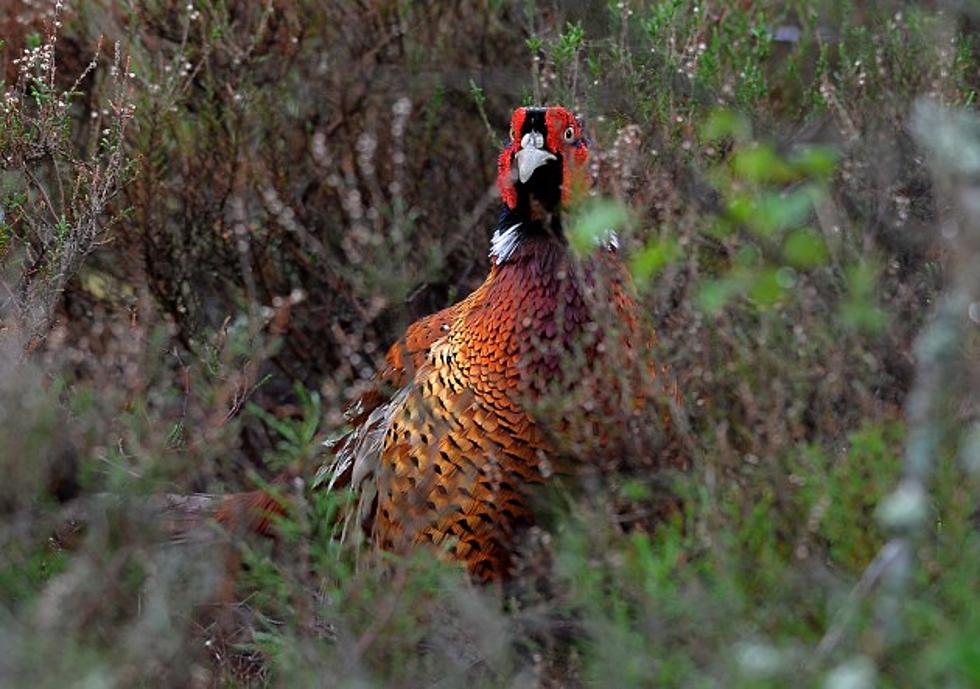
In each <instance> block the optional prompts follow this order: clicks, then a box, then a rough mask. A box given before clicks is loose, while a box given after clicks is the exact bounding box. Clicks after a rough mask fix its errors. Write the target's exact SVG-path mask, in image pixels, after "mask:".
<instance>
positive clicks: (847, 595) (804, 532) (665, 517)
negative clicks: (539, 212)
mask: <svg viewBox="0 0 980 689" xmlns="http://www.w3.org/2000/svg"><path fill="white" fill-rule="evenodd" d="M975 22H976V16H975V14H973V10H972V9H971V8H969V7H968V6H962V7H961V6H956V7H954V6H941V5H940V6H934V5H928V4H920V3H906V2H898V1H894V2H885V3H873V4H867V3H865V4H859V3H852V2H846V1H843V0H826V1H818V2H771V1H769V0H758V1H755V2H742V3H715V2H704V1H698V2H694V1H688V0H668V1H666V2H639V1H626V2H615V3H612V2H608V3H607V2H589V1H580V0H577V1H575V2H569V3H543V2H520V3H500V2H485V3H477V2H451V3H445V2H435V1H433V2H418V3H401V2H395V1H391V2H388V1H383V2H378V3H369V4H363V3H346V2H312V1H308V0H287V1H285V2H271V1H270V2H253V3H248V2H239V3H234V2H191V3H187V2H173V1H170V0H159V1H154V2H139V3H136V2H105V1H103V0H78V1H77V2H68V3H63V2H60V0H59V1H58V2H48V3H32V4H28V3H20V2H12V3H10V12H9V13H8V14H7V16H6V17H4V18H3V20H2V24H0V26H2V27H3V32H4V33H3V35H2V36H0V38H2V39H3V41H4V45H3V48H2V51H0V66H2V67H3V75H4V77H3V78H4V82H3V85H2V91H3V102H2V104H0V161H2V170H0V281H2V285H0V418H2V419H3V423H0V467H2V468H3V476H4V481H3V485H2V486H0V515H2V518H0V553H2V556H0V683H2V684H4V686H6V685H10V686H27V685H37V686H40V687H44V686H52V687H53V686H58V687H61V686H74V685H95V686H188V687H204V686H229V687H244V686H338V687H340V686H345V687H346V686H351V687H353V686H358V687H360V686H386V687H388V686H390V687H397V686H405V687H417V686H447V687H448V686H468V687H477V686H480V687H482V686H486V687H497V686H544V687H551V686H555V687H557V686H574V687H577V686H583V687H586V686H589V687H592V686H594V687H605V686H615V687H645V686H678V687H680V686H683V687H704V686H736V687H742V686H744V687H749V686H753V687H756V686H772V687H782V686H813V687H818V686H819V687H828V688H837V687H873V686H888V687H890V686H894V687H904V686H908V687H918V686H950V687H968V686H974V685H976V684H977V683H978V682H980V659H978V658H980V657H978V654H977V647H976V639H977V638H978V635H980V617H978V614H977V612H976V610H977V609H978V606H977V605H976V596H977V590H978V584H980V580H978V575H977V572H978V571H980V537H978V534H977V528H976V527H977V521H976V495H977V489H978V483H977V482H978V474H977V466H978V464H980V462H978V459H977V452H978V451H977V446H978V442H977V437H978V434H977V430H976V428H977V426H976V424H977V418H976V415H977V406H976V405H977V400H976V393H975V392H974V391H975V390H976V389H980V381H978V380H977V367H976V365H975V362H976V361H977V344H978V340H977V323H978V322H980V306H977V305H978V304H980V292H978V291H977V286H976V276H977V275H980V259H978V255H977V246H978V243H977V221H976V217H975V216H976V214H977V205H976V201H975V196H976V190H975V188H974V186H975V185H974V182H975V180H974V177H975V173H976V169H975V168H976V160H977V159H978V153H977V151H978V150H980V138H978V133H977V132H978V125H977V119H976V116H975V114H974V112H973V107H974V104H975V99H976V89H977V87H978V83H977V68H978V63H977V53H976V38H975ZM552 103H562V104H564V105H567V106H568V107H570V108H573V109H576V110H577V111H578V112H580V113H581V114H582V115H583V116H584V118H585V122H586V129H587V131H588V134H589V137H590V139H591V140H592V146H591V149H592V152H593V161H594V162H593V164H592V169H591V170H590V172H591V174H592V177H593V178H594V179H595V182H596V183H595V187H594V190H593V194H592V195H593V197H594V198H590V199H589V200H588V202H587V203H585V204H583V205H582V207H581V208H577V209H575V214H574V217H572V218H571V220H570V222H569V227H568V230H569V241H570V242H571V243H572V246H573V248H574V249H575V250H576V251H579V252H581V253H583V254H587V253H588V252H589V251H591V250H592V247H593V246H594V245H595V239H596V238H597V237H598V236H599V235H600V234H601V235H602V236H605V233H606V232H607V231H608V229H610V228H611V227H612V228H615V229H616V231H617V234H618V236H619V241H620V245H621V251H622V253H623V255H624V258H625V261H626V263H627V265H628V266H629V270H630V273H631V275H632V279H633V282H634V287H635V289H636V292H637V294H638V295H639V298H640V300H641V302H642V305H643V315H644V317H645V318H646V319H647V320H648V321H649V323H651V324H652V325H653V326H654V327H655V328H656V332H657V340H656V343H655V344H653V347H654V355H655V358H656V360H657V361H663V362H666V363H667V364H669V366H670V368H671V370H672V373H673V375H674V377H675V378H676V380H677V382H678V385H679V388H680V390H681V396H680V399H679V400H678V401H676V402H673V403H672V404H673V406H674V408H673V409H672V412H673V414H674V416H675V418H676V419H677V420H678V431H679V435H680V443H681V445H682V447H683V451H684V453H685V454H686V456H687V457H688V464H689V467H688V468H687V469H686V470H678V469H676V468H666V467H663V466H662V465H661V464H660V463H658V461H657V453H658V452H659V451H660V450H661V446H660V445H658V444H657V442H658V438H659V437H660V435H661V434H662V429H661V428H660V427H659V426H656V425H655V424H651V427H650V428H639V429H637V428H634V429H633V431H634V435H635V442H633V443H632V444H630V445H629V446H628V448H627V450H626V451H624V453H623V456H617V457H611V458H608V466H607V471H605V472H602V475H596V474H595V473H593V474H589V475H588V476H585V477H564V478H563V479H561V480H560V481H556V482H555V484H554V485H552V486H550V488H549V490H548V491H546V492H544V491H543V492H542V495H540V496H538V500H537V507H536V510H537V514H538V515H539V517H540V518H539V522H538V523H539V525H538V526H537V527H535V528H534V529H533V530H532V531H531V532H530V533H529V534H528V535H527V538H526V541H525V542H524V543H523V545H522V548H521V557H520V558H519V560H518V563H517V566H516V570H515V576H514V578H513V580H512V581H510V582H508V583H506V584H499V585H491V586H478V585H475V584H472V583H471V582H469V581H468V580H467V579H466V578H465V576H464V575H463V573H462V572H461V571H460V570H459V569H458V568H456V567H455V566H452V565H449V564H446V563H443V562H441V561H439V560H438V559H436V558H433V557H432V556H431V553H428V552H426V551H419V552H417V553H415V554H414V555H413V556H410V557H407V558H398V557H394V556H392V555H390V554H386V553H377V552H373V551H371V550H370V549H369V548H367V547H365V546H364V544H363V543H361V542H360V539H358V538H357V537H356V531H357V529H356V527H354V528H353V529H352V527H351V525H350V522H349V521H347V520H345V518H344V515H345V511H346V510H347V509H348V506H349V504H350V503H351V502H352V501H353V500H356V496H353V495H350V494H348V492H347V491H346V490H340V489H338V490H333V491H327V490H323V489H322V487H320V488H319V489H317V488H315V487H314V476H315V475H316V473H317V469H318V468H319V467H320V465H321V464H322V463H323V462H326V461H329V459H330V453H329V450H328V449H327V448H326V446H325V443H326V444H329V442H330V441H331V440H332V439H334V438H336V437H337V436H338V435H339V433H341V432H342V431H343V429H344V428H345V424H346V419H345V416H344V405H345V404H346V403H347V401H349V400H350V399H352V398H355V397H356V396H357V395H358V394H359V393H360V392H362V391H363V390H364V389H366V386H367V385H368V384H369V381H370V378H371V376H372V375H373V374H374V372H375V371H376V370H377V368H378V366H379V364H380V362H381V361H382V359H383V355H384V352H385V349H386V347H387V346H389V345H390V344H391V343H392V342H393V341H394V339H395V338H396V337H397V336H398V334H400V333H401V332H403V330H404V327H405V326H406V325H407V324H408V323H410V322H412V321H413V320H415V319H416V318H418V317H420V316H422V315H425V314H427V313H431V312H433V311H435V310H437V309H439V308H442V307H444V306H447V305H449V304H451V303H454V302H455V301H458V300H459V299H460V298H461V297H462V296H463V295H465V294H467V293H468V292H469V291H470V290H472V289H473V288H474V287H475V286H476V285H478V284H479V282H480V281H481V279H482V277H483V275H485V273H486V269H487V266H488V261H487V257H486V251H487V242H488V238H489V233H490V230H491V229H492V227H493V225H494V223H495V220H496V215H497V213H498V212H499V208H498V197H497V192H496V189H495V188H494V185H493V180H494V176H495V174H496V171H495V163H496V159H495V156H496V153H497V151H498V150H499V145H500V143H501V141H502V140H503V138H504V135H505V134H506V124H507V120H508V114H509V112H510V111H511V110H512V109H513V107H514V106H516V105H519V104H552ZM568 402H569V400H561V399H558V400H554V401H553V403H554V404H555V405H561V404H563V403H564V404H567V403H568ZM625 423H626V421H625V420H624V424H625ZM634 423H635V422H634ZM277 475H285V476H287V477H288V478H287V479H286V480H284V481H279V482H275V483H273V478H274V477H276V476H277ZM256 487H266V488H268V489H270V490H272V491H274V492H276V494H277V495H279V496H280V497H281V498H282V499H283V500H285V501H286V502H287V504H288V505H289V507H290V509H289V516H288V517H284V518H281V519H279V520H278V523H277V531H278V533H279V534H280V536H279V538H278V539H276V540H269V539H263V538H249V537H247V535H245V534H240V533H225V532H223V531H221V530H220V529H217V528H212V526H213V525H209V524H208V523H207V520H200V519H199V520H198V522H197V528H191V529H190V530H187V529H183V528H181V524H179V523H174V522H175V520H177V521H179V520H180V519H184V518H188V519H189V520H190V521H191V522H193V521H194V520H193V515H188V513H187V510H186V509H185V510H184V511H181V510H173V509H171V508H172V506H173V504H174V502H173V501H181V502H180V504H181V505H183V506H184V507H185V508H186V507H187V506H189V505H190V506H192V505H194V504H197V503H196V502H195V501H196V500H199V499H203V498H201V494H216V493H225V492H232V491H237V490H247V489H252V488H256ZM665 496H669V497H670V498H671V500H672V501H673V504H674V508H673V509H671V510H664V509H662V506H663V502H664V499H665ZM175 534H178V536H179V537H175ZM229 573H232V575H230V574H229ZM229 577H231V578H229Z"/></svg>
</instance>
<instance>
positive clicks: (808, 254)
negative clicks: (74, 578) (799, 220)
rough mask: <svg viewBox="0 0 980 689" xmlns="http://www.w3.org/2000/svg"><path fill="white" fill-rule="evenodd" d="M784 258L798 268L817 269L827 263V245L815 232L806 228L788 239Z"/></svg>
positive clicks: (785, 244) (792, 233) (784, 248)
mask: <svg viewBox="0 0 980 689" xmlns="http://www.w3.org/2000/svg"><path fill="white" fill-rule="evenodd" d="M783 258H785V259H786V262H787V263H789V264H790V265H792V266H795V267H796V268H800V269H805V268H817V267H819V266H822V265H825V264H826V263H827V258H828V253H827V245H826V244H824V241H823V237H821V236H820V235H819V234H818V233H817V232H816V231H815V230H813V229H812V228H810V227H804V228H802V229H799V230H795V231H794V232H791V233H790V234H789V236H788V237H786V242H785V243H784V244H783Z"/></svg>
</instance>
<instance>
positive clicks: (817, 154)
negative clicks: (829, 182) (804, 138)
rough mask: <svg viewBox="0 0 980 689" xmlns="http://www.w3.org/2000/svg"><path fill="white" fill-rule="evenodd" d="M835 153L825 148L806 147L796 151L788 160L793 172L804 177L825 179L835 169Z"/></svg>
mask: <svg viewBox="0 0 980 689" xmlns="http://www.w3.org/2000/svg"><path fill="white" fill-rule="evenodd" d="M837 158H838V156H837V151H835V150H834V149H832V148H829V147H827V146H807V147H806V148H803V149H801V150H799V151H796V152H795V153H794V154H793V155H792V156H791V157H790V160H789V163H790V165H791V166H792V167H793V169H794V170H796V171H797V172H799V173H800V174H802V175H804V176H806V177H815V178H818V179H825V178H827V177H830V175H832V174H833V172H834V168H836V167H837Z"/></svg>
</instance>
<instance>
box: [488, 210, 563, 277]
mask: <svg viewBox="0 0 980 689" xmlns="http://www.w3.org/2000/svg"><path fill="white" fill-rule="evenodd" d="M535 238H538V239H540V238H544V239H550V240H552V241H554V242H556V243H557V244H559V245H561V246H565V245H566V244H567V242H566V241H565V233H564V231H563V229H562V223H561V208H560V207H555V208H554V209H553V210H550V211H549V210H546V209H545V207H544V206H542V205H541V204H539V203H536V202H535V201H534V199H533V198H531V199H530V200H529V201H527V202H526V203H518V205H517V206H516V207H515V208H509V207H504V210H503V212H502V213H501V214H500V219H499V220H498V221H497V226H496V228H495V229H494V232H493V238H492V239H491V240H490V258H491V259H492V260H493V263H494V265H503V264H505V263H507V262H508V261H511V260H512V259H513V258H514V256H515V252H516V251H517V249H519V248H520V247H521V246H523V245H524V244H526V243H527V241H528V240H531V239H535Z"/></svg>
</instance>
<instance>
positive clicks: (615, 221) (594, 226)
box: [568, 199, 629, 255]
mask: <svg viewBox="0 0 980 689" xmlns="http://www.w3.org/2000/svg"><path fill="white" fill-rule="evenodd" d="M628 217H629V216H628V214H627V213H626V208H625V207H624V206H623V205H622V204H621V203H618V202H616V201H611V200H608V199H605V200H600V201H596V202H595V203H592V204H590V205H589V206H588V207H587V208H585V209H584V210H583V211H582V212H581V213H580V214H579V215H578V217H576V218H575V220H574V221H573V223H572V227H571V230H570V231H569V234H568V240H569V243H570V244H571V247H572V250H573V251H575V252H576V253H577V254H579V255H584V254H587V253H589V252H591V251H592V249H593V248H594V247H595V246H596V244H599V243H601V242H602V241H603V240H604V239H605V238H606V235H607V233H608V232H609V231H610V230H616V229H618V228H620V227H622V226H623V224H624V223H625V222H626V220H627V218H628Z"/></svg>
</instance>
